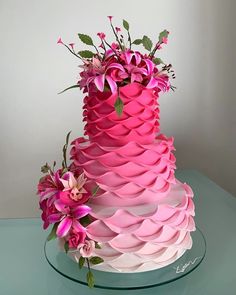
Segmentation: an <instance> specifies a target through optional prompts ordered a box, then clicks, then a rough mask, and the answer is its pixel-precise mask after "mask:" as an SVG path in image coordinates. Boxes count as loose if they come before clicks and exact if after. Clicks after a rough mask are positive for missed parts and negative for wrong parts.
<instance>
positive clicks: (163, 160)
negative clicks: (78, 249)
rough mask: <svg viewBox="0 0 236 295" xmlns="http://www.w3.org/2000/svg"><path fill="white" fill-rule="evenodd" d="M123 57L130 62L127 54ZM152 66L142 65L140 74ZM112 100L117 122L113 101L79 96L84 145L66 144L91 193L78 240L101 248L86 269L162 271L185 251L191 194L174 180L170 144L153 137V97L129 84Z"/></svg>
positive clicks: (190, 225)
mask: <svg viewBox="0 0 236 295" xmlns="http://www.w3.org/2000/svg"><path fill="white" fill-rule="evenodd" d="M124 58H125V59H126V60H127V62H133V59H136V62H138V56H135V54H133V53H132V54H131V53H128V52H127V54H126V55H125V56H124ZM152 66H153V65H152V64H151V63H149V62H147V70H148V71H152ZM161 79H165V78H164V77H155V78H153V81H152V80H151V81H150V83H161ZM164 85H165V87H166V84H165V83H163V87H164ZM120 97H121V99H122V101H123V103H124V109H123V114H122V116H120V117H119V116H118V115H117V114H116V112H115V110H114V103H115V101H116V98H117V94H115V93H113V94H112V93H111V92H103V93H102V92H95V93H93V94H91V93H90V96H87V97H86V99H85V107H84V120H85V122H86V126H85V132H86V135H87V136H88V139H85V138H79V139H77V140H74V142H73V144H72V149H71V159H72V161H73V164H74V165H75V166H77V167H80V168H81V169H82V170H83V172H84V174H85V176H86V178H87V179H88V180H89V181H90V182H91V183H95V184H96V185H98V186H99V191H98V193H97V195H96V196H94V197H91V198H90V199H89V201H88V204H87V205H88V206H89V207H90V208H91V212H90V213H89V214H90V216H91V217H92V219H93V220H94V221H93V222H92V223H91V224H89V226H87V229H86V233H87V235H88V237H89V238H90V239H92V240H94V241H96V242H98V243H100V245H101V249H95V250H94V251H95V254H96V255H98V256H100V257H102V258H103V259H104V262H103V263H101V264H99V265H97V266H93V268H95V269H99V270H105V271H113V272H117V271H118V272H141V271H147V270H152V269H157V268H161V267H164V266H166V265H168V264H170V263H172V262H174V261H175V260H176V259H178V258H179V257H181V256H182V255H183V254H184V253H185V251H186V250H187V249H190V248H191V247H192V238H191V235H190V233H191V232H192V231H194V230H195V223H194V219H193V216H194V214H195V208H194V203H193V201H192V198H193V192H192V190H191V188H190V187H189V186H188V185H187V184H185V183H181V182H180V181H178V180H177V179H176V178H175V169H176V165H175V161H176V159H175V156H174V155H173V151H174V150H175V148H174V145H173V144H174V141H173V138H172V137H171V138H168V137H166V136H165V135H163V134H159V135H157V133H158V132H159V122H158V119H159V108H158V103H157V94H156V93H155V92H154V91H153V89H152V87H150V89H148V87H144V86H143V85H141V84H139V83H136V82H134V83H131V84H129V85H127V86H124V87H121V88H120ZM74 255H79V254H74ZM78 258H79V256H78V257H77V259H78ZM75 259H76V258H75Z"/></svg>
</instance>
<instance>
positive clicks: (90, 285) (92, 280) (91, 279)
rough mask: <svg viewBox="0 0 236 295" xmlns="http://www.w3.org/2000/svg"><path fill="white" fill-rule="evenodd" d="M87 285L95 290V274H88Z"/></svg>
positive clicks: (89, 272)
mask: <svg viewBox="0 0 236 295" xmlns="http://www.w3.org/2000/svg"><path fill="white" fill-rule="evenodd" d="M87 283H88V286H89V288H93V287H94V276H93V273H92V272H91V270H90V271H88V273H87Z"/></svg>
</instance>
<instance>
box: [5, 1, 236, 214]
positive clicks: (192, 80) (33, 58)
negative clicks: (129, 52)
mask: <svg viewBox="0 0 236 295" xmlns="http://www.w3.org/2000/svg"><path fill="white" fill-rule="evenodd" d="M235 12H236V1H234V0H231V1H230V0H222V1H220V0H205V1H204V0H198V1H189V0H175V1H174V0H171V1H167V0H166V1H159V0H146V1H137V0H130V1H126V0H119V1H108V0H107V1H105V0H99V1H82V0H77V1H76V0H71V1H65V0H64V1H59V0H51V1H46V0H44V1H43V0H42V1H38V0H37V1H35V0H24V1H17V0H15V1H14V0H1V1H0V42H1V46H0V69H1V71H0V77H1V84H0V85H1V86H0V89H1V93H0V98H1V99H0V135H1V143H0V186H1V191H0V217H23V216H37V215H39V211H38V204H37V197H36V196H35V191H36V184H37V180H38V178H39V177H40V167H41V165H42V164H43V163H44V162H46V161H53V160H54V159H55V160H57V161H58V162H60V156H61V147H62V145H63V143H64V137H65V134H66V133H67V132H68V131H69V130H73V135H72V136H73V137H74V138H75V137H78V136H81V135H82V132H83V125H82V98H83V95H82V93H81V92H78V91H76V90H72V91H71V92H67V93H65V94H64V95H60V96H58V95H57V93H58V92H59V91H60V90H61V89H63V88H64V87H66V86H69V85H72V84H73V83H74V82H75V81H76V77H77V76H78V68H77V65H78V64H77V60H76V59H74V58H73V56H71V55H70V54H69V53H67V52H66V51H65V49H64V48H62V47H59V46H58V45H57V44H56V41H57V38H58V37H59V36H62V38H63V39H64V40H65V41H66V42H71V41H76V42H77V41H78V38H77V33H78V32H82V33H87V34H90V35H92V36H94V37H95V36H96V33H97V32H98V31H104V32H107V31H108V30H109V26H108V21H107V18H106V16H107V15H114V16H115V19H114V20H115V21H116V22H117V24H118V25H121V20H122V19H123V18H125V19H127V20H128V21H129V22H130V25H131V31H132V33H133V36H134V37H139V36H142V35H143V34H144V33H146V34H148V35H149V36H150V37H151V38H152V39H155V38H157V36H158V33H159V32H160V31H161V30H162V29H165V28H166V29H168V30H170V31H171V35H170V41H169V44H168V46H166V47H165V48H164V50H163V51H162V52H161V57H162V58H163V59H165V60H166V61H170V62H172V64H173V65H174V68H175V70H176V74H177V79H176V82H175V84H176V85H177V86H178V90H177V91H176V92H175V93H169V94H167V95H164V96H162V97H161V99H160V103H161V126H162V132H164V133H166V134H167V135H168V136H171V135H173V136H175V138H176V140H175V146H176V148H177V151H176V156H177V166H178V167H179V168H193V169H198V170H200V171H201V172H203V173H204V174H206V175H207V176H208V177H210V178H212V179H213V180H214V181H215V182H217V183H218V184H219V185H221V186H222V187H224V188H225V189H226V190H228V191H230V192H232V193H234V194H236V181H235V180H236V179H235V169H236V161H235V151H236V140H235V135H236V134H235V133H236V116H235V113H236V103H235V101H236V100H235V87H236V79H235V70H236V67H235V66H236V65H235V51H236V50H235V49H236V48H235V45H236V36H235V29H234V27H235V25H236V21H235ZM78 43H79V42H78ZM81 46H82V44H81Z"/></svg>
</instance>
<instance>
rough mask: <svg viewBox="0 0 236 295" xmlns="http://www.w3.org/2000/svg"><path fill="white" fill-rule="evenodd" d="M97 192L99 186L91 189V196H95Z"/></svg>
mask: <svg viewBox="0 0 236 295" xmlns="http://www.w3.org/2000/svg"><path fill="white" fill-rule="evenodd" d="M98 190H99V186H98V185H97V186H95V187H94V188H93V189H92V196H95V195H96V194H97V192H98Z"/></svg>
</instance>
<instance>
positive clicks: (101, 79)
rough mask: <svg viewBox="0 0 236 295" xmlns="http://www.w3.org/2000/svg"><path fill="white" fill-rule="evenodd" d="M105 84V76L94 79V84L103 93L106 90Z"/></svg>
mask: <svg viewBox="0 0 236 295" xmlns="http://www.w3.org/2000/svg"><path fill="white" fill-rule="evenodd" d="M104 83H105V75H104V74H102V75H99V76H97V77H96V78H95V79H94V84H95V85H96V87H97V89H98V90H99V91H101V92H102V91H103V89H104Z"/></svg>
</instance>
